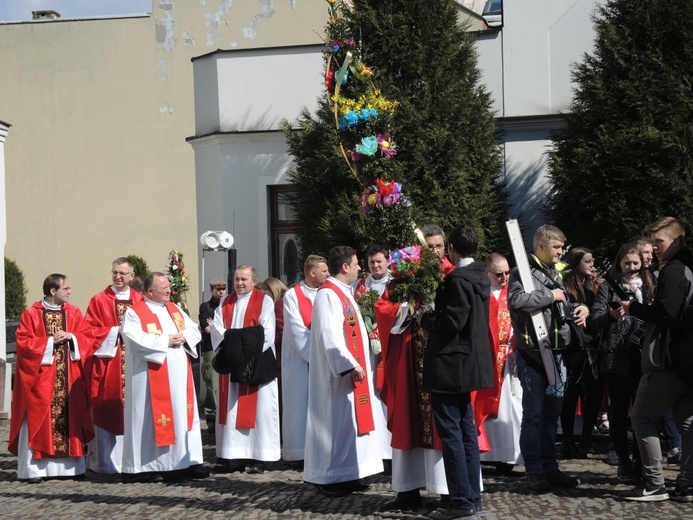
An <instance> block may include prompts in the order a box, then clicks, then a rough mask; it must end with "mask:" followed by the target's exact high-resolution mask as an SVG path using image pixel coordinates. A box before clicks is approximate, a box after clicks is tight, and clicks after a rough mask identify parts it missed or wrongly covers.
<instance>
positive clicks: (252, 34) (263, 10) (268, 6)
mask: <svg viewBox="0 0 693 520" xmlns="http://www.w3.org/2000/svg"><path fill="white" fill-rule="evenodd" d="M273 14H274V0H260V13H259V14H256V15H255V16H253V20H252V21H251V22H250V25H249V26H248V27H246V28H245V29H243V37H244V38H248V39H250V40H255V39H256V38H257V27H258V25H259V23H260V20H262V19H267V18H270V17H271V16H272V15H273Z"/></svg>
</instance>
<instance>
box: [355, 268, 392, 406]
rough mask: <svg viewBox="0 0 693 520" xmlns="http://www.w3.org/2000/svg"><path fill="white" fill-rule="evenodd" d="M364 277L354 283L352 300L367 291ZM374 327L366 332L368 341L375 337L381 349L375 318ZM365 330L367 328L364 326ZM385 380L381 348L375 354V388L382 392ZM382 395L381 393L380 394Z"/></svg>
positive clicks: (357, 299) (357, 298)
mask: <svg viewBox="0 0 693 520" xmlns="http://www.w3.org/2000/svg"><path fill="white" fill-rule="evenodd" d="M366 278H367V277H364V278H361V279H360V280H359V281H358V283H357V284H356V288H355V289H354V300H356V301H357V302H358V301H359V298H361V296H363V295H364V294H366V293H367V292H368V290H369V289H368V287H366ZM374 325H375V328H374V329H373V330H372V331H369V333H368V339H369V343H370V340H372V339H377V340H378V341H380V348H381V349H382V348H383V347H382V341H381V340H380V332H379V331H378V324H377V320H376V323H375V324H374ZM366 330H367V328H366ZM384 380H385V367H384V365H383V353H382V350H381V352H380V354H377V355H376V366H375V388H376V389H378V390H380V391H381V394H382V389H383V382H384ZM381 397H382V395H381Z"/></svg>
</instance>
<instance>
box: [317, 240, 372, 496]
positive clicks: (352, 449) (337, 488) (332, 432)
mask: <svg viewBox="0 0 693 520" xmlns="http://www.w3.org/2000/svg"><path fill="white" fill-rule="evenodd" d="M328 268H329V270H330V275H331V276H330V278H328V279H327V281H325V283H323V284H322V286H321V287H320V290H319V291H318V295H317V296H316V297H315V302H314V305H313V321H312V325H311V327H312V332H311V342H310V370H309V374H308V423H307V426H306V453H305V465H304V473H303V478H304V480H305V481H306V482H309V483H312V484H317V485H318V486H319V488H320V489H321V490H322V491H323V492H324V493H325V494H327V495H329V496H338V495H344V494H348V493H351V492H354V491H366V490H367V489H369V487H370V486H368V485H366V484H362V483H361V482H360V481H359V479H362V478H364V477H368V476H370V475H374V474H376V473H380V472H382V471H383V461H382V458H381V452H380V438H379V436H378V433H377V432H376V430H375V424H374V419H373V409H372V407H373V406H376V404H375V403H374V401H373V385H372V382H371V378H370V377H368V374H369V373H370V370H371V367H370V359H369V355H368V351H367V349H368V344H367V340H368V336H367V333H366V328H365V326H364V323H363V319H362V318H361V313H360V312H359V310H358V306H357V305H356V302H355V301H354V298H353V297H352V295H351V284H353V283H354V282H355V281H356V278H357V277H358V274H359V271H360V270H361V268H360V267H359V263H358V258H357V256H356V250H354V249H353V248H351V247H348V246H339V247H335V248H333V249H332V250H331V251H330V255H329V259H328ZM378 406H379V404H378Z"/></svg>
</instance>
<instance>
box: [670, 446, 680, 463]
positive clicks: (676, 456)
mask: <svg viewBox="0 0 693 520" xmlns="http://www.w3.org/2000/svg"><path fill="white" fill-rule="evenodd" d="M667 464H669V466H677V465H679V464H681V450H680V449H679V448H673V449H671V450H669V453H667Z"/></svg>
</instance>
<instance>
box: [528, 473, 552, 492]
mask: <svg viewBox="0 0 693 520" xmlns="http://www.w3.org/2000/svg"><path fill="white" fill-rule="evenodd" d="M527 487H528V488H529V489H530V490H531V491H534V492H535V493H542V492H543V491H548V490H549V489H551V484H549V482H548V481H547V480H546V478H545V477H544V474H543V473H534V474H530V475H527Z"/></svg>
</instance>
